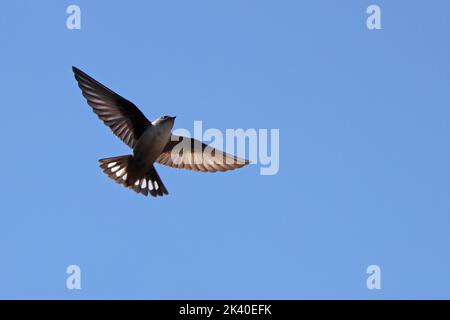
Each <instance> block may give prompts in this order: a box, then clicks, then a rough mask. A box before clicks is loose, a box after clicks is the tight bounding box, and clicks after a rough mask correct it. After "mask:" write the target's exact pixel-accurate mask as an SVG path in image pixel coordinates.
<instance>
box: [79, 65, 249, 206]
mask: <svg viewBox="0 0 450 320" xmlns="http://www.w3.org/2000/svg"><path fill="white" fill-rule="evenodd" d="M72 71H73V73H74V76H75V79H76V81H77V83H78V87H79V88H80V89H81V92H82V94H83V96H84V98H85V99H86V100H87V103H88V105H89V106H90V107H91V108H92V110H93V112H94V113H95V114H97V116H98V118H99V119H100V120H102V121H103V122H104V124H105V125H106V126H108V127H109V128H110V129H111V130H112V132H113V133H114V134H115V135H116V136H117V137H118V138H120V139H121V140H122V141H123V142H124V143H125V144H126V145H127V146H128V147H130V148H131V149H132V152H131V154H127V155H122V156H116V157H110V158H104V159H100V160H98V161H99V162H100V168H101V169H102V170H103V172H104V173H105V174H106V175H107V176H108V177H109V178H111V179H113V180H114V181H115V182H117V183H119V184H121V185H123V186H124V187H126V188H129V189H132V190H134V191H135V192H136V193H138V194H142V195H144V196H148V195H151V196H153V197H158V196H164V195H168V194H169V192H168V190H167V188H166V186H165V185H164V183H163V182H162V180H161V178H160V176H159V174H158V172H157V171H156V169H155V166H154V165H155V163H158V164H161V165H165V166H169V167H172V168H178V169H187V170H192V171H200V172H217V171H221V172H222V171H228V170H234V169H237V168H242V167H244V166H246V165H248V164H249V163H250V161H249V160H246V159H242V158H239V157H237V156H234V155H231V154H228V153H226V152H223V151H221V150H219V149H215V148H213V147H211V146H209V145H207V144H205V143H203V142H201V141H199V140H196V139H193V138H190V137H183V136H177V135H175V134H173V133H172V129H173V126H174V123H175V118H176V117H175V116H168V115H164V116H161V117H159V118H157V119H155V120H154V121H150V120H148V119H147V118H146V116H145V115H144V114H143V113H142V111H141V110H139V108H138V107H137V106H136V105H135V104H134V103H132V102H131V101H129V100H127V99H125V98H123V97H122V96H120V95H119V94H117V93H115V92H114V91H112V90H111V89H109V88H107V87H106V86H105V85H103V84H101V83H100V82H98V81H97V80H95V79H93V78H92V77H90V76H89V75H88V74H86V73H84V72H83V71H81V70H80V69H78V68H76V67H72Z"/></svg>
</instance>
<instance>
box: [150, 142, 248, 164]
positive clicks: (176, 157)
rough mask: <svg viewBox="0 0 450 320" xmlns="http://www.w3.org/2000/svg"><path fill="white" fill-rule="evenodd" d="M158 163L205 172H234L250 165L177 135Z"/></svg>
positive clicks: (157, 160)
mask: <svg viewBox="0 0 450 320" xmlns="http://www.w3.org/2000/svg"><path fill="white" fill-rule="evenodd" d="M156 162H158V163H160V164H163V165H166V166H169V167H173V168H180V169H188V170H193V171H203V172H216V171H228V170H234V169H237V168H242V167H243V166H245V165H247V164H249V163H250V161H248V160H245V159H241V158H239V157H236V156H233V155H231V154H228V153H225V152H223V151H220V150H218V149H215V148H213V147H211V146H208V145H207V144H204V143H202V142H201V141H199V140H195V139H191V138H187V137H180V136H176V135H172V137H171V139H170V141H169V142H168V143H167V145H166V147H165V148H164V150H163V152H162V153H161V155H160V156H159V157H158V158H157V159H156Z"/></svg>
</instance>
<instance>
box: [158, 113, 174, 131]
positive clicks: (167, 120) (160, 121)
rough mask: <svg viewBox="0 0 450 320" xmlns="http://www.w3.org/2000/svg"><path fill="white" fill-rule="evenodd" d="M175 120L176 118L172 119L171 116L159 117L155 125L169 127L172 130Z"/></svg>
mask: <svg viewBox="0 0 450 320" xmlns="http://www.w3.org/2000/svg"><path fill="white" fill-rule="evenodd" d="M175 118H176V117H171V116H162V117H159V118H158V119H156V120H155V121H153V124H154V125H162V124H164V125H169V126H170V127H171V128H172V127H173V124H174V123H175Z"/></svg>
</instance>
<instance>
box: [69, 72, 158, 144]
mask: <svg viewBox="0 0 450 320" xmlns="http://www.w3.org/2000/svg"><path fill="white" fill-rule="evenodd" d="M72 70H73V73H74V74H75V79H76V80H77V81H78V86H79V87H80V89H81V91H82V92H83V96H84V97H85V98H86V99H87V103H88V104H89V105H90V106H91V107H92V109H93V111H94V112H95V113H96V114H97V115H98V117H99V118H100V119H101V120H102V121H103V122H104V123H105V124H106V125H107V126H108V127H110V128H111V130H112V132H113V133H114V134H115V135H116V136H118V137H119V138H120V139H121V140H122V141H123V142H125V143H126V144H127V145H128V146H129V147H130V148H134V147H135V145H136V142H137V141H138V140H139V137H140V136H141V134H142V133H143V132H144V131H145V129H147V127H148V126H151V125H152V124H151V122H150V121H149V120H148V119H147V118H146V117H145V116H144V114H143V113H142V112H141V111H140V110H139V109H138V107H136V106H135V105H134V104H133V103H132V102H130V101H128V100H127V99H125V98H123V97H121V96H120V95H118V94H117V93H115V92H114V91H112V90H110V89H108V88H107V87H105V86H104V85H102V84H101V83H100V82H98V81H96V80H95V79H93V78H91V77H90V76H88V75H87V74H86V73H84V72H83V71H81V70H79V69H77V68H75V67H72Z"/></svg>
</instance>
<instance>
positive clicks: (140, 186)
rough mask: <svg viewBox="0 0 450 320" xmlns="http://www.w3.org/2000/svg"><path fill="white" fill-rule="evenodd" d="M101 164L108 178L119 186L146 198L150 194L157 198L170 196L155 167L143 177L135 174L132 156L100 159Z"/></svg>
mask: <svg viewBox="0 0 450 320" xmlns="http://www.w3.org/2000/svg"><path fill="white" fill-rule="evenodd" d="M99 162H100V167H101V168H102V170H103V172H104V173H105V174H106V175H107V176H108V177H110V178H111V179H113V180H114V181H116V182H117V183H119V184H123V185H124V187H126V188H130V189H132V190H134V191H135V192H137V193H141V194H143V195H144V196H147V195H148V194H150V195H152V196H153V197H157V196H163V195H165V194H169V192H168V191H167V188H166V187H165V186H164V183H163V182H162V180H161V178H160V177H159V175H158V172H156V169H155V167H154V166H151V167H150V169H148V170H147V172H146V173H145V174H144V175H141V176H139V174H137V173H136V172H135V168H134V167H135V166H136V164H134V163H133V157H132V156H131V155H126V156H119V157H112V158H105V159H100V160H99ZM130 171H131V172H130Z"/></svg>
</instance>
